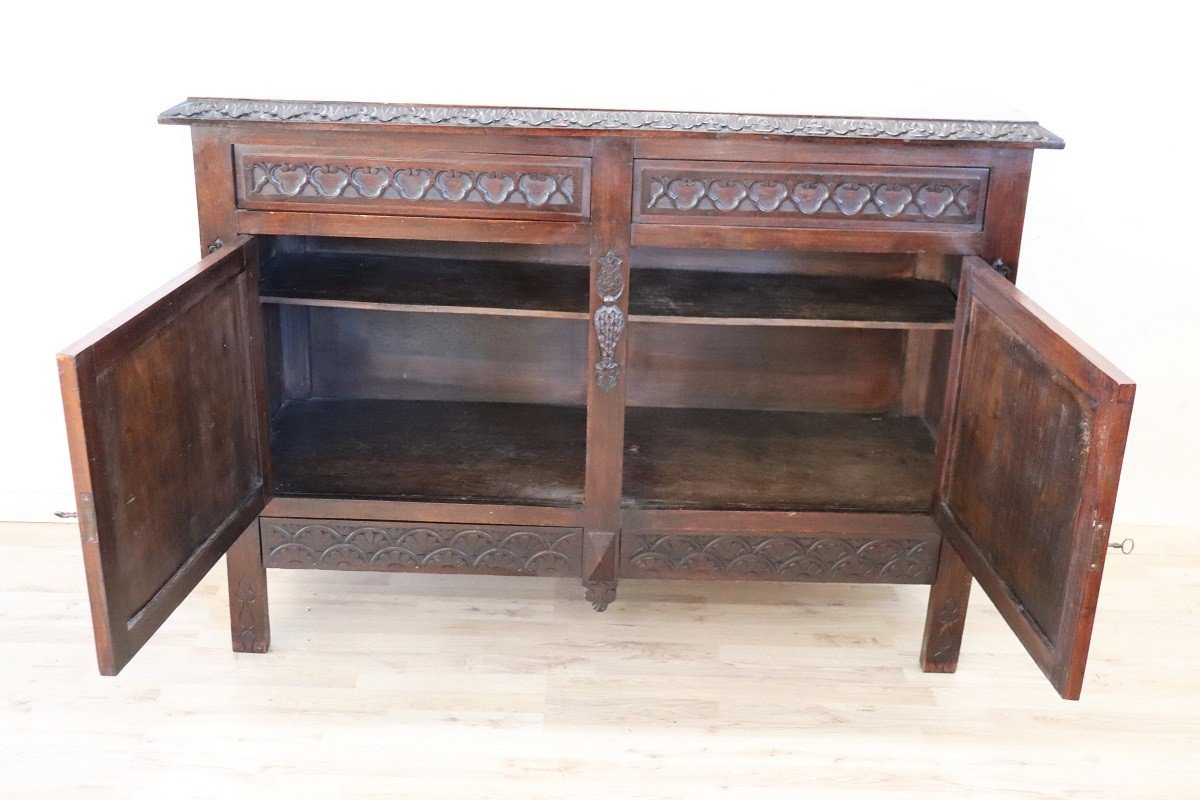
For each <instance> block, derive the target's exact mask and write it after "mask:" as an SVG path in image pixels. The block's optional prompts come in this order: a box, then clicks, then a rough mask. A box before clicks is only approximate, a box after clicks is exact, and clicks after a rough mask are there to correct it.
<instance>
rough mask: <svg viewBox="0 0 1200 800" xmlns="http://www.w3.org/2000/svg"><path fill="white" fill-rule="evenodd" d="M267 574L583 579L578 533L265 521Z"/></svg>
mask: <svg viewBox="0 0 1200 800" xmlns="http://www.w3.org/2000/svg"><path fill="white" fill-rule="evenodd" d="M259 525H260V530H261V533H262V548H263V560H264V561H265V562H266V565H267V566H268V567H281V568H285V569H339V570H360V571H361V570H365V571H375V572H460V573H474V574H481V575H540V576H552V577H560V578H566V577H579V574H580V547H581V540H582V536H581V533H580V530H579V529H578V528H543V527H537V528H533V527H519V526H510V525H447V524H426V523H422V522H378V521H371V522H360V521H353V520H311V519H279V518H268V517H263V518H262V519H261V520H260V521H259Z"/></svg>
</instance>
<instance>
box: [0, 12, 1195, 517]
mask: <svg viewBox="0 0 1200 800" xmlns="http://www.w3.org/2000/svg"><path fill="white" fill-rule="evenodd" d="M416 5H418V6H420V7H414V4H408V3H357V2H350V1H349V0H343V1H342V2H338V3H320V4H314V5H312V6H306V5H305V4H302V3H295V2H292V3H248V2H241V3H229V2H207V3H203V4H197V5H193V6H190V7H187V6H173V5H171V4H158V5H153V6H150V5H148V6H147V7H146V8H147V9H148V10H147V11H141V10H138V11H137V12H136V13H135V12H134V11H132V10H127V11H125V12H122V11H121V10H119V9H116V8H114V6H113V5H112V4H101V5H98V6H97V5H93V6H90V7H88V8H86V9H84V10H66V9H62V8H58V7H55V6H51V5H49V4H42V5H41V6H39V7H37V8H36V9H35V10H33V11H32V12H25V13H26V14H27V16H26V17H25V18H20V17H18V18H13V17H12V16H11V15H10V17H9V20H8V21H9V30H8V32H7V33H8V36H7V37H6V38H7V41H6V43H5V50H4V52H3V53H0V61H2V62H3V63H2V66H3V74H4V75H5V76H6V77H5V89H4V93H5V95H6V97H5V102H4V103H3V108H4V111H3V114H4V126H3V131H4V133H5V137H4V139H5V144H4V150H5V155H6V162H7V163H6V167H5V169H4V171H3V174H4V178H3V182H4V191H3V192H2V193H0V203H3V206H4V207H3V212H4V214H3V220H4V234H5V235H4V246H3V253H4V257H3V266H2V269H3V273H2V278H0V383H2V386H0V519H45V518H48V517H49V515H50V513H51V512H52V511H54V510H56V509H71V508H73V504H72V499H71V490H70V471H69V467H68V463H67V450H66V441H65V436H64V433H63V425H62V417H61V406H60V401H59V395H58V386H57V375H56V372H55V368H54V353H55V352H56V350H58V349H59V348H60V347H62V346H64V345H66V344H67V343H69V342H70V341H72V340H73V339H75V338H77V337H79V336H81V335H83V334H84V333H86V332H87V331H88V330H90V329H91V328H92V327H94V326H95V325H97V324H99V323H100V322H102V321H104V320H105V319H106V318H107V317H109V316H111V315H112V314H114V313H116V312H117V311H119V310H121V309H122V308H124V307H125V306H126V305H128V304H129V303H130V302H132V301H133V300H135V299H136V298H138V297H140V296H141V295H143V294H145V293H146V292H148V291H150V290H151V289H153V288H154V287H156V286H157V285H159V284H160V283H162V282H164V281H165V280H166V279H168V278H169V277H171V276H172V275H174V274H175V273H177V272H179V271H181V270H182V269H183V268H185V267H186V266H188V265H189V264H190V263H192V262H193V261H195V260H196V257H197V252H198V242H197V238H196V236H197V234H196V222H195V205H194V196H193V194H192V172H191V170H192V164H191V156H190V150H189V140H188V132H187V129H186V128H176V127H160V126H158V125H156V124H155V115H156V114H157V113H158V112H159V111H161V110H163V109H165V108H167V107H168V106H170V105H172V104H173V103H175V102H177V101H178V100H180V99H182V98H183V97H184V96H186V95H217V96H234V97H272V98H291V99H344V100H377V101H411V102H429V103H462V104H491V105H534V106H536V105H549V106H581V107H600V108H650V109H682V110H699V111H747V112H779V113H789V112H790V113H810V114H868V115H869V114H879V115H885V114H896V115H906V114H907V115H916V116H920V115H927V116H985V117H986V116H993V115H1000V116H1007V115H1011V114H1014V113H1016V114H1017V115H1018V116H1020V117H1022V118H1026V119H1037V120H1040V121H1041V122H1042V123H1043V124H1045V125H1046V126H1047V127H1049V128H1050V129H1051V130H1053V131H1054V132H1056V133H1058V134H1059V135H1061V136H1063V137H1064V138H1065V139H1066V141H1067V149H1066V150H1065V151H1063V152H1040V153H1038V155H1037V157H1036V158H1035V166H1034V176H1033V186H1032V191H1031V197H1030V203H1029V212H1028V217H1027V228H1026V239H1025V246H1024V251H1023V257H1022V268H1021V288H1022V289H1024V290H1025V291H1026V292H1027V293H1028V294H1029V295H1031V296H1032V297H1033V298H1034V299H1035V300H1036V301H1037V302H1039V303H1040V304H1042V305H1043V306H1045V307H1046V308H1048V309H1049V310H1050V311H1051V312H1052V313H1053V314H1055V316H1057V317H1058V318H1059V319H1061V320H1062V321H1063V322H1065V323H1066V324H1067V325H1068V326H1069V327H1071V328H1072V329H1074V330H1075V331H1076V332H1077V333H1079V334H1080V335H1081V336H1082V337H1083V338H1084V339H1086V340H1087V341H1089V342H1090V343H1092V344H1093V345H1095V346H1096V347H1097V349H1099V350H1100V351H1101V352H1103V353H1104V354H1105V355H1107V356H1108V357H1109V358H1111V359H1112V360H1113V361H1114V362H1115V363H1116V364H1117V365H1118V366H1120V367H1121V368H1122V369H1124V370H1125V371H1126V372H1128V373H1129V374H1130V375H1132V376H1133V377H1134V379H1135V380H1137V381H1138V383H1139V387H1138V397H1137V403H1136V407H1135V413H1134V419H1133V429H1132V434H1131V438H1130V442H1129V448H1128V452H1127V457H1126V464H1125V472H1124V477H1123V481H1122V488H1121V493H1120V497H1119V501H1118V507H1117V518H1118V522H1126V523H1132V522H1136V523H1156V524H1195V522H1196V519H1197V517H1198V513H1197V506H1196V501H1197V489H1198V487H1200V456H1198V455H1197V454H1200V435H1198V430H1200V425H1198V423H1197V416H1200V406H1198V404H1197V400H1196V398H1197V395H1198V394H1200V380H1198V366H1197V365H1198V362H1200V358H1198V356H1200V321H1198V315H1197V308H1198V305H1200V304H1198V299H1200V298H1198V294H1200V278H1198V274H1200V263H1198V261H1200V259H1198V257H1197V253H1196V244H1197V242H1196V238H1197V237H1196V234H1195V231H1196V229H1197V221H1198V219H1200V216H1198V213H1197V209H1198V207H1200V170H1198V169H1197V164H1196V155H1195V153H1196V146H1195V143H1194V139H1195V137H1196V135H1197V131H1198V129H1197V125H1196V123H1197V120H1196V116H1197V114H1196V105H1197V101H1196V96H1197V91H1196V85H1195V77H1196V72H1197V70H1196V67H1195V63H1194V60H1193V57H1194V55H1195V50H1196V43H1195V42H1194V41H1193V34H1194V28H1193V27H1192V26H1191V25H1185V24H1184V23H1183V21H1182V20H1181V19H1179V18H1176V17H1173V16H1172V11H1173V10H1174V9H1177V8H1180V6H1178V5H1168V4H1166V3H1155V2H1144V3H1140V4H1136V5H1130V6H1129V7H1128V8H1123V9H1121V14H1120V15H1119V16H1118V15H1115V14H1113V15H1105V13H1104V12H1103V11H1101V10H1100V9H1099V7H1092V8H1090V9H1088V10H1086V12H1085V11H1084V10H1083V9H1082V8H1080V10H1079V11H1075V10H1073V9H1072V10H1065V11H1058V10H1057V8H1056V6H1054V5H1053V4H1050V3H1022V2H1007V3H1003V4H990V3H989V4H983V3H962V2H958V3H953V4H946V5H944V6H942V5H938V4H936V3H923V4H911V3H905V4H901V3H895V2H892V3H887V4H884V5H880V6H878V7H873V6H871V5H870V4H869V3H854V4H846V3H829V4H806V3H796V2H786V3H778V4H773V3H765V2H757V3H735V4H722V7H718V6H717V5H716V4H705V3H694V2H693V3H682V4H667V3H659V4H652V3H646V2H641V3H632V2H616V1H615V0H609V1H608V2H603V1H601V2H597V3H595V4H586V5H585V4H582V3H579V4H573V3H569V2H558V3H547V4H539V3H519V2H507V3H489V4H481V5H480V6H479V7H475V6H473V5H468V4H461V5H460V4H455V3H421V4H416ZM1072 5H1073V4H1072ZM822 7H825V8H822ZM1066 7H1067V6H1066V4H1064V8H1066ZM26 8H28V6H26ZM30 14H31V15H32V16H28V15H30Z"/></svg>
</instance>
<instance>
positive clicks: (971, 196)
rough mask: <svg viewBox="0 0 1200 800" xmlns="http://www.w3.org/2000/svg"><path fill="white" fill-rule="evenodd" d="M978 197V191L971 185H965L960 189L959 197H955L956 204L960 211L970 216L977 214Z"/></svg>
mask: <svg viewBox="0 0 1200 800" xmlns="http://www.w3.org/2000/svg"><path fill="white" fill-rule="evenodd" d="M977 199H978V193H977V192H976V191H975V190H974V189H973V188H971V187H970V186H964V187H963V188H961V189H959V190H958V197H956V198H954V205H956V206H958V209H959V211H961V212H962V213H963V214H965V215H967V216H968V217H973V216H975V201H976V200H977Z"/></svg>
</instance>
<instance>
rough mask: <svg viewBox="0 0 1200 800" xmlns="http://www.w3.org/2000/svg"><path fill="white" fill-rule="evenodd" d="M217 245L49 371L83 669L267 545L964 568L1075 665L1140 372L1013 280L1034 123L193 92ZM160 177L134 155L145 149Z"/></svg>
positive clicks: (242, 585) (261, 615)
mask: <svg viewBox="0 0 1200 800" xmlns="http://www.w3.org/2000/svg"><path fill="white" fill-rule="evenodd" d="M160 121H161V122H164V123H168V124H184V125H190V126H191V134H192V142H193V155H194V159H195V174H196V191H197V198H198V206H199V218H200V245H201V252H202V253H205V254H206V255H204V257H203V258H202V260H201V261H200V262H199V263H198V264H196V265H195V266H193V267H192V268H190V269H188V270H187V271H185V272H184V273H183V274H181V275H180V276H179V277H177V278H176V279H174V280H173V281H171V282H170V283H168V284H167V285H166V286H164V287H163V288H161V289H160V290H158V291H157V292H155V293H153V294H152V295H150V296H149V297H147V298H146V299H144V300H142V301H141V302H139V303H138V304H136V305H134V306H133V307H132V308H130V309H129V310H127V311H126V312H124V313H123V314H122V315H120V316H119V317H117V318H116V319H114V320H113V321H111V322H110V323H108V324H107V325H105V326H104V327H102V328H101V329H100V330H98V331H96V332H95V333H93V334H91V335H90V336H88V337H86V338H85V339H83V340H81V341H80V342H78V343H76V344H75V345H73V346H71V347H69V348H67V349H66V350H65V351H64V352H63V353H62V354H61V355H60V357H59V365H60V373H61V378H62V387H63V399H64V406H65V410H66V419H67V427H68V431H69V434H70V442H71V458H72V466H73V468H74V474H75V484H76V491H77V499H78V507H79V518H80V529H81V534H82V540H83V553H84V560H85V563H86V567H87V578H88V589H89V593H90V598H91V606H92V619H93V623H94V626H95V636H96V649H97V653H98V656H99V664H100V671H101V672H102V673H103V674H106V675H111V674H115V673H116V672H118V671H119V670H120V669H121V668H122V667H123V666H124V665H125V664H126V663H128V661H129V660H130V658H132V657H133V655H134V654H135V653H136V652H137V651H138V650H139V649H140V648H141V647H142V646H143V645H144V644H145V643H146V641H147V640H148V639H149V638H150V637H151V635H153V633H154V632H155V630H157V629H158V627H159V626H160V625H161V624H162V622H163V621H164V620H165V619H166V618H167V616H168V615H169V614H170V613H171V611H172V610H173V609H174V608H175V607H176V606H177V605H178V604H179V603H180V601H181V600H182V599H183V598H184V597H185V596H186V595H187V594H188V593H189V592H190V591H191V590H192V589H193V588H194V587H195V586H196V584H197V582H198V581H199V580H200V578H201V577H202V576H203V575H204V574H205V573H206V572H208V570H209V569H210V568H211V567H212V566H213V565H214V564H216V562H217V561H218V560H219V559H220V557H221V556H222V555H227V564H228V571H229V582H230V592H229V594H230V616H231V621H232V626H233V646H234V649H235V650H238V651H244V652H264V651H265V650H266V649H267V646H268V641H269V627H268V617H267V583H266V572H265V569H266V568H267V567H279V568H293V569H332V570H385V571H396V572H407V571H446V572H458V573H478V574H488V575H512V576H555V577H569V578H576V579H579V580H581V581H582V584H583V588H584V591H583V594H584V595H585V596H586V598H587V600H588V601H590V602H591V603H592V604H593V605H594V606H595V608H596V609H597V610H600V611H602V610H604V608H605V607H606V606H607V605H608V604H609V603H610V602H612V601H613V600H614V598H615V596H616V593H617V586H618V582H619V581H620V580H621V579H685V580H690V579H697V580H740V581H748V580H773V581H836V582H847V583H910V584H930V585H931V591H930V597H929V607H928V616H927V620H926V627H925V639H924V643H923V645H922V650H921V664H922V667H923V669H925V670H926V671H930V672H951V671H953V670H954V669H955V667H956V664H957V661H958V653H959V645H960V641H961V637H962V631H963V623H964V615H965V612H966V607H967V598H968V593H969V591H970V587H971V580H972V578H974V579H975V580H977V581H978V582H979V584H980V586H981V587H982V588H983V590H984V591H985V592H986V593H987V595H988V596H989V597H990V598H991V600H992V601H993V602H994V603H995V605H996V607H997V608H998V609H999V610H1000V612H1001V614H1002V615H1003V616H1004V618H1005V620H1006V621H1007V622H1008V623H1009V625H1010V626H1011V627H1012V629H1013V631H1014V632H1015V633H1016V635H1017V636H1018V638H1019V639H1020V641H1021V642H1022V643H1023V644H1024V645H1025V647H1026V648H1027V649H1028V651H1029V653H1030V655H1031V656H1032V658H1033V660H1034V661H1035V662H1036V663H1037V665H1038V666H1039V667H1040V668H1041V669H1042V670H1043V671H1044V672H1045V674H1046V676H1047V677H1048V678H1049V680H1050V682H1051V683H1052V684H1053V685H1054V687H1055V688H1056V689H1057V690H1058V691H1059V693H1060V694H1061V695H1062V696H1063V697H1067V698H1077V697H1078V696H1079V693H1080V688H1081V686H1082V683H1083V676H1084V666H1085V663H1086V659H1087V651H1088V644H1089V639H1090V636H1091V630H1092V622H1093V617H1094V614H1095V610H1096V600H1097V596H1098V592H1099V587H1100V577H1101V573H1102V570H1103V566H1104V557H1105V553H1106V549H1107V548H1106V545H1107V543H1108V534H1109V525H1110V522H1111V516H1112V509H1113V503H1114V499H1115V495H1116V489H1117V480H1118V475H1119V472H1120V467H1121V457H1122V452H1123V449H1124V444H1125V437H1126V432H1127V429H1128V423H1129V415H1130V410H1131V407H1132V402H1133V394H1134V386H1133V384H1132V383H1131V382H1130V381H1129V379H1128V378H1126V377H1125V376H1124V375H1123V374H1122V373H1121V372H1120V371H1118V370H1117V369H1116V368H1115V367H1113V366H1112V365H1111V364H1109V363H1108V362H1107V361H1105V360H1104V359H1103V358H1101V357H1100V356H1099V355H1098V354H1096V353H1095V352H1093V351H1092V350H1091V349H1090V348H1089V347H1087V345H1085V344H1084V343H1082V342H1081V341H1079V340H1078V339H1077V338H1076V337H1075V336H1073V335H1072V334H1071V333H1070V332H1068V331H1067V330H1065V329H1064V328H1063V327H1062V326H1061V325H1060V324H1059V323H1057V322H1056V321H1055V320H1054V319H1053V318H1052V317H1050V316H1049V315H1048V314H1047V313H1046V312H1045V311H1043V310H1042V309H1040V308H1039V307H1038V306H1036V305H1034V304H1033V303H1032V302H1031V301H1030V300H1028V299H1027V298H1026V297H1025V296H1024V295H1023V294H1022V293H1021V292H1020V291H1018V290H1017V289H1016V288H1015V286H1014V282H1015V280H1016V276H1017V268H1018V264H1019V253H1020V245H1021V228H1022V223H1023V218H1024V214H1025V201H1026V193H1027V190H1028V186H1029V176H1030V168H1031V165H1032V161H1033V152H1034V150H1035V149H1038V148H1051V149H1054V148H1061V147H1062V141H1061V140H1060V139H1058V138H1057V137H1055V136H1054V135H1053V134H1051V133H1050V132H1049V131H1047V130H1045V129H1044V128H1042V127H1041V126H1039V125H1038V124H1036V123H1032V122H995V121H984V122H979V121H946V120H909V119H862V118H837V119H834V118H825V117H794V116H786V117H785V116H779V117H774V116H747V115H735V114H691V113H650V112H632V111H584V110H553V109H550V110H542V109H503V108H463V107H431V106H414V105H385V104H359V103H310V102H284V101H253V100H225V99H192V100H188V101H186V102H183V103H181V104H179V105H178V106H175V107H174V108H171V109H170V110H168V111H166V112H165V113H163V114H162V116H161V117H160ZM145 166H146V168H147V169H152V168H153V167H152V165H145Z"/></svg>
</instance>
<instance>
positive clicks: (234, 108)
mask: <svg viewBox="0 0 1200 800" xmlns="http://www.w3.org/2000/svg"><path fill="white" fill-rule="evenodd" d="M159 121H160V122H182V123H190V122H308V123H332V124H357V125H361V124H376V125H412V126H437V127H459V128H464V127H465V128H476V127H494V128H558V129H568V130H594V131H605V130H609V131H676V132H687V133H726V134H760V135H763V134H769V135H775V136H799V137H816V138H842V139H875V140H884V141H934V142H938V141H946V142H985V143H996V144H1013V145H1023V146H1032V147H1052V148H1059V147H1062V146H1063V142H1062V139H1060V138H1058V137H1057V136H1055V135H1054V134H1053V133H1051V132H1050V131H1048V130H1046V129H1045V128H1043V127H1042V126H1041V125H1039V124H1037V123H1036V122H1021V121H992V120H929V119H902V118H882V117H880V118H867V117H824V116H816V117H812V116H779V115H762V114H704V113H691V112H663V111H595V110H588V109H546V108H488V107H474V106H423V105H405V104H395V103H345V102H307V101H287V100H239V99H229V98H194V99H191V100H185V101H184V102H182V103H179V104H178V105H176V106H173V107H172V108H169V109H167V110H166V111H164V112H163V113H162V114H160V115H159Z"/></svg>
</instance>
